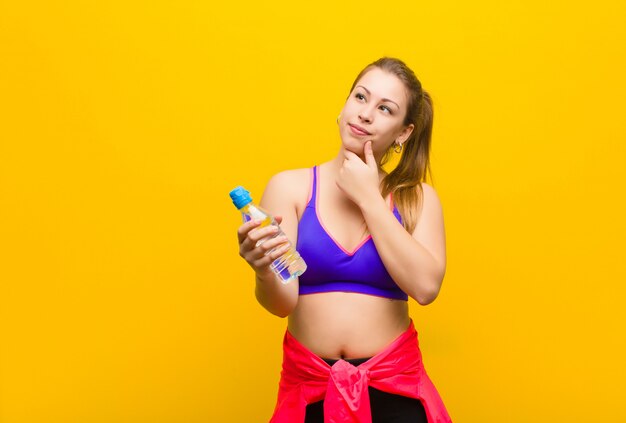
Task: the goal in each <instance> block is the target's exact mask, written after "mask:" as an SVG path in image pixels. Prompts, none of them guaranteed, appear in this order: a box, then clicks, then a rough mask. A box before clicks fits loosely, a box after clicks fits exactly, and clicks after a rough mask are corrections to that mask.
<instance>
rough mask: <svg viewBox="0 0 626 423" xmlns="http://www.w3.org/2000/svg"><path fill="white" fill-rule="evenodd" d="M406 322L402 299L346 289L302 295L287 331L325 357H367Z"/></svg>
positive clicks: (408, 320)
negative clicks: (348, 291)
mask: <svg viewBox="0 0 626 423" xmlns="http://www.w3.org/2000/svg"><path fill="white" fill-rule="evenodd" d="M409 323H410V318H409V311H408V304H407V302H406V301H402V300H390V299H388V298H381V297H375V296H371V295H362V294H354V293H346V292H328V293H323V294H315V295H303V296H300V297H299V298H298V305H297V306H296V308H295V310H294V311H293V312H292V313H291V315H290V316H289V323H288V328H289V332H290V333H291V334H292V335H293V336H294V337H295V338H296V339H298V340H299V341H300V342H301V343H302V344H303V345H305V346H306V347H307V348H308V349H310V350H311V351H313V352H314V353H315V354H317V355H318V356H320V357H324V358H328V359H339V358H344V359H345V358H350V359H353V358H363V357H371V356H373V355H375V354H376V353H378V352H379V351H381V350H382V349H383V348H384V347H385V346H386V345H387V344H389V342H391V341H392V340H393V339H394V338H396V337H397V336H399V335H400V334H401V333H402V332H404V331H405V330H406V329H407V328H408V326H409Z"/></svg>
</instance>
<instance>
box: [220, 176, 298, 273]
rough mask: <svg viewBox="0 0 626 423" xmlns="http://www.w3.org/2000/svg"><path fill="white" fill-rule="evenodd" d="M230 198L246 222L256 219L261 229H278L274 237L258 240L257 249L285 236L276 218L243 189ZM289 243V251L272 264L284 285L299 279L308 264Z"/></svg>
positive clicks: (239, 189)
mask: <svg viewBox="0 0 626 423" xmlns="http://www.w3.org/2000/svg"><path fill="white" fill-rule="evenodd" d="M230 198H231V199H232V200H233V204H234V205H235V207H237V208H238V209H239V211H240V212H241V214H242V216H243V221H244V222H248V221H249V220H252V219H255V220H260V221H261V225H260V226H259V227H261V228H263V227H265V226H269V225H275V226H277V227H278V232H276V233H275V234H274V235H270V236H269V237H266V238H263V239H260V240H258V241H257V243H256V246H257V247H258V246H259V245H261V244H262V243H264V242H265V241H267V240H270V239H272V238H276V237H277V236H279V235H284V232H283V231H282V229H281V228H280V226H278V223H276V220H275V219H274V217H273V216H272V215H271V214H269V213H268V212H266V211H265V210H263V209H262V208H261V207H259V206H257V205H256V204H254V203H253V202H252V197H250V193H249V192H248V191H247V190H245V189H244V188H243V187H237V188H235V189H234V190H232V191H231V192H230ZM287 242H288V243H289V250H287V252H286V253H285V254H283V255H282V256H280V257H279V258H277V259H276V260H274V261H273V262H272V264H270V268H271V269H272V271H273V272H274V273H275V274H276V276H278V278H279V279H280V281H281V282H282V283H284V284H286V283H288V282H290V281H291V280H292V279H294V278H297V277H298V276H300V275H301V274H303V273H304V271H305V270H306V263H305V262H304V260H303V259H302V257H300V254H299V253H298V252H297V251H296V249H295V248H294V247H293V246H292V245H291V243H290V242H289V240H288V241H287ZM275 249H276V248H272V249H271V250H270V251H268V252H267V253H265V254H269V253H271V252H272V251H274V250H275Z"/></svg>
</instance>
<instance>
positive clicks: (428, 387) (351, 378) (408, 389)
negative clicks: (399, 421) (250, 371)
mask: <svg viewBox="0 0 626 423" xmlns="http://www.w3.org/2000/svg"><path fill="white" fill-rule="evenodd" d="M368 386H371V387H373V388H376V389H379V390H381V391H385V392H388V393H392V394H398V395H404V396H406V397H410V398H415V399H419V400H420V401H421V402H422V404H423V405H424V409H425V410H426V416H427V417H428V422H429V423H444V422H451V420H450V417H449V416H448V413H447V411H446V408H445V406H444V404H443V401H442V400H441V397H440V396H439V393H438V392H437V390H436V388H435V386H434V385H433V383H432V382H431V380H430V378H429V377H428V375H427V374H426V370H425V369H424V366H423V364H422V353H421V352H420V349H419V345H418V340H417V331H416V330H415V327H414V325H413V322H412V321H411V324H410V325H409V328H408V329H407V330H406V331H405V332H404V333H403V334H402V335H400V336H399V337H398V338H396V339H395V340H394V341H393V342H392V343H391V344H390V345H389V346H388V347H387V348H385V349H384V350H383V351H381V352H380V353H378V354H376V355H375V356H374V357H372V358H371V359H369V360H367V361H366V362H365V363H363V364H361V365H359V366H357V367H355V366H353V365H352V364H350V363H348V362H347V361H345V360H339V361H337V362H336V363H335V364H334V365H333V366H332V367H331V366H329V365H328V363H326V362H325V361H324V360H322V359H321V358H320V357H318V356H317V355H315V354H314V353H312V352H311V351H309V350H308V349H307V348H306V347H305V346H304V345H302V344H301V343H300V342H298V340H296V339H295V338H294V337H293V336H292V335H291V334H290V333H289V331H288V330H287V331H286V333H285V338H284V342H283V369H282V372H281V379H280V384H279V389H278V402H277V404H276V408H275V410H274V415H273V416H272V419H271V420H270V423H303V422H304V417H305V413H306V406H307V404H310V403H312V402H316V401H320V400H322V399H323V400H324V423H371V422H372V416H371V410H370V402H369V392H368V389H367V388H368Z"/></svg>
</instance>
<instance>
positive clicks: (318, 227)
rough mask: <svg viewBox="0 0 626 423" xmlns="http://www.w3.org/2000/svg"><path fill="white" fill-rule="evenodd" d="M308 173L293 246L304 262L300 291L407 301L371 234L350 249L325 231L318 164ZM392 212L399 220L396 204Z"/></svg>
mask: <svg viewBox="0 0 626 423" xmlns="http://www.w3.org/2000/svg"><path fill="white" fill-rule="evenodd" d="M311 173H312V178H311V179H312V186H311V191H310V197H309V199H308V201H307V205H306V208H305V209H304V213H303V214H302V217H301V219H300V222H298V240H297V243H296V249H297V250H298V252H299V253H300V255H301V256H302V258H303V259H304V261H305V262H306V265H307V270H306V271H305V272H304V273H303V274H302V275H300V278H299V284H300V287H299V294H300V295H306V294H317V293H321V292H335V291H341V292H354V293H359V294H367V295H375V296H379V297H385V298H392V299H396V300H404V301H407V300H408V295H407V294H406V293H404V291H402V290H401V289H400V287H399V286H398V285H396V283H395V282H394V280H393V279H392V278H391V276H390V275H389V273H388V272H387V269H385V265H384V264H383V262H382V260H381V258H380V256H379V255H378V251H376V246H375V245H374V241H373V240H372V236H371V235H369V236H368V237H367V238H365V239H364V240H363V241H362V242H361V243H360V244H359V245H358V246H357V247H356V248H355V249H354V251H352V252H350V251H347V250H346V249H345V248H343V247H342V246H341V245H339V243H338V242H337V241H336V240H335V239H334V238H333V237H332V236H331V235H330V234H329V233H328V231H327V230H326V228H325V227H324V225H323V223H322V222H321V221H320V219H319V215H318V211H317V205H318V201H319V200H318V198H319V197H318V192H319V168H318V166H314V167H313V169H312V172H311ZM392 204H393V197H392ZM393 214H394V215H395V216H396V218H397V219H398V221H400V223H402V217H401V216H400V213H399V212H398V209H397V208H396V207H395V206H394V207H393Z"/></svg>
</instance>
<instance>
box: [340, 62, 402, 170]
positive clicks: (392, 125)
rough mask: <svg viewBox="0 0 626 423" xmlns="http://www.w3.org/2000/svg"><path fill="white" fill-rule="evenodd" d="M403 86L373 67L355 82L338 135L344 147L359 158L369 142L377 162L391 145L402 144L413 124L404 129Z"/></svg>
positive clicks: (392, 76) (341, 118)
mask: <svg viewBox="0 0 626 423" xmlns="http://www.w3.org/2000/svg"><path fill="white" fill-rule="evenodd" d="M406 97H407V95H406V89H405V88H404V84H403V83H402V81H400V79H398V78H397V77H396V76H395V75H393V74H391V73H388V72H386V71H384V70H382V69H379V68H373V69H371V70H370V71H368V72H367V73H366V74H365V75H363V76H362V77H361V79H360V80H359V81H357V83H356V85H355V86H354V89H353V90H352V92H351V93H350V96H349V97H348V100H347V101H346V104H345V105H344V107H343V109H342V111H341V117H340V120H339V133H340V135H341V140H342V145H343V148H345V149H346V150H349V151H352V152H353V153H355V154H358V155H362V154H363V147H364V146H365V143H366V142H367V141H370V140H371V141H372V149H373V151H374V156H375V157H376V159H377V160H378V161H380V159H381V157H382V156H383V154H384V153H385V152H386V151H387V149H388V148H389V147H391V146H392V145H393V144H394V143H400V144H402V143H404V142H405V141H406V140H407V138H408V137H409V136H410V135H411V132H412V131H413V125H412V124H411V125H409V126H404V123H403V122H404V117H405V115H406V108H407V98H406Z"/></svg>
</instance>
